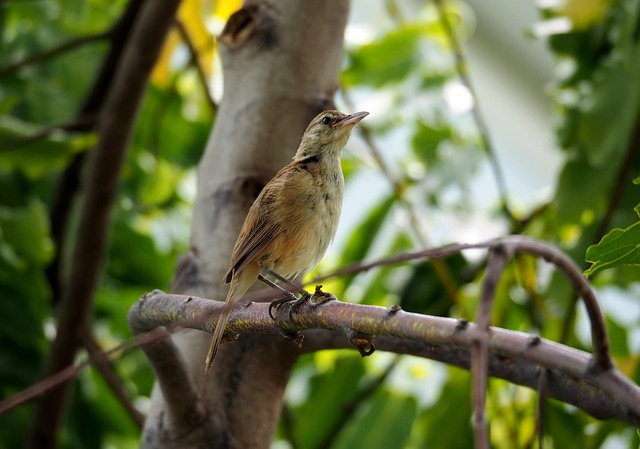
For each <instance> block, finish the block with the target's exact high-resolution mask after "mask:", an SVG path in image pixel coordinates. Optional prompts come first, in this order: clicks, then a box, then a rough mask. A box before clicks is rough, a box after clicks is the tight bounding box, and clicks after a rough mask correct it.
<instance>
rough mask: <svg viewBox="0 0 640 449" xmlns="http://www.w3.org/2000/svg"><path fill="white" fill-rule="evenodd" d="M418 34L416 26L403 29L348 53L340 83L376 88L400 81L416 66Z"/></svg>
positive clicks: (418, 28)
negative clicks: (348, 56)
mask: <svg viewBox="0 0 640 449" xmlns="http://www.w3.org/2000/svg"><path fill="white" fill-rule="evenodd" d="M420 34H421V29H420V27H419V26H416V25H411V26H405V27H403V28H400V29H397V30H393V31H391V32H389V33H388V34H386V35H385V36H383V37H382V38H381V39H380V40H378V41H376V42H372V43H371V44H368V45H363V46H362V47H360V48H358V49H357V50H356V51H355V52H352V53H351V55H350V56H351V57H350V60H349V65H348V67H347V69H346V70H345V71H344V72H343V73H342V77H343V82H344V84H345V85H346V86H353V85H357V84H368V85H372V86H376V87H379V86H382V85H384V84H387V83H389V82H392V81H401V80H402V79H404V78H405V77H406V76H407V75H409V73H411V72H412V71H413V70H415V68H416V66H417V63H418V53H417V49H418V41H419V38H420Z"/></svg>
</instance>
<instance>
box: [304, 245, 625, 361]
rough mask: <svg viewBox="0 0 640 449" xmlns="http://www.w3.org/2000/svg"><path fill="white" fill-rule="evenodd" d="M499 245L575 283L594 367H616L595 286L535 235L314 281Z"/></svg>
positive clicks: (395, 259)
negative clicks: (536, 259) (531, 257)
mask: <svg viewBox="0 0 640 449" xmlns="http://www.w3.org/2000/svg"><path fill="white" fill-rule="evenodd" d="M497 244H501V245H503V246H505V248H507V249H508V250H510V251H513V252H516V253H530V254H534V255H537V256H539V257H542V258H543V259H545V260H546V261H548V262H550V263H552V264H553V265H555V266H556V268H557V269H559V270H560V271H561V272H562V273H563V274H564V275H565V276H566V277H567V278H568V279H569V280H570V281H571V283H572V284H573V286H574V288H575V290H576V292H577V293H578V295H580V297H581V298H582V300H583V301H584V304H585V307H586V310H587V315H588V317H589V321H590V324H591V341H592V344H593V348H594V358H593V369H594V370H595V371H606V370H608V369H610V368H611V367H613V361H612V359H611V354H610V350H609V336H608V334H607V329H606V325H605V323H604V317H603V314H602V310H601V309H600V305H599V304H598V300H597V299H596V297H595V294H594V293H593V290H592V288H591V285H590V284H589V282H588V281H587V280H586V279H585V277H584V276H583V275H582V271H581V270H580V268H579V267H578V266H577V265H576V263H575V262H574V261H573V260H571V259H570V258H569V257H568V256H567V255H566V254H565V253H563V252H562V251H560V250H559V249H558V248H556V247H555V246H553V245H551V244H549V243H546V242H542V241H539V240H536V239H533V238H531V237H526V236H520V235H510V236H506V237H499V238H496V239H493V240H489V241H486V242H480V243H458V244H453V245H448V246H443V247H440V248H434V249H428V250H422V251H412V252H406V253H401V254H396V255H394V256H391V257H387V258H383V259H379V260H376V261H373V262H368V263H359V264H355V265H351V266H349V267H345V268H341V269H339V270H337V271H336V272H334V273H332V274H330V275H326V276H320V277H317V278H315V279H313V280H312V281H311V282H310V283H319V282H322V281H323V280H325V279H328V278H332V277H335V276H341V275H344V274H351V273H359V272H362V271H367V270H370V269H372V268H376V267H382V266H387V265H395V264H398V263H401V262H412V261H417V260H423V259H432V258H441V257H445V256H448V255H451V254H456V253H458V252H460V251H463V250H467V249H478V248H488V247H491V246H494V245H497Z"/></svg>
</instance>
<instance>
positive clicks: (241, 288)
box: [204, 264, 260, 374]
mask: <svg viewBox="0 0 640 449" xmlns="http://www.w3.org/2000/svg"><path fill="white" fill-rule="evenodd" d="M254 271H255V273H254ZM259 272H260V268H259V266H258V265H257V264H255V266H252V265H249V266H247V267H245V268H244V269H243V270H242V271H240V272H239V273H234V274H233V278H232V279H231V287H230V288H229V294H228V295H227V300H226V301H225V304H224V308H223V309H222V313H221V314H220V318H219V319H218V324H216V328H215V330H214V331H213V338H212V339H211V346H209V352H208V353H207V358H206V359H205V362H204V373H205V374H207V372H208V371H209V369H211V366H212V365H213V361H214V360H215V358H216V354H217V352H218V347H219V346H220V342H221V341H222V336H223V335H224V330H225V327H226V326H227V321H228V320H229V314H230V313H231V310H232V309H233V307H234V306H235V305H236V303H237V302H238V300H239V299H240V298H241V297H242V295H244V294H245V293H246V291H247V290H249V287H251V285H253V283H254V282H255V281H256V279H257V278H258V273H259Z"/></svg>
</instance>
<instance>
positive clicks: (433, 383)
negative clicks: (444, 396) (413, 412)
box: [387, 356, 447, 407]
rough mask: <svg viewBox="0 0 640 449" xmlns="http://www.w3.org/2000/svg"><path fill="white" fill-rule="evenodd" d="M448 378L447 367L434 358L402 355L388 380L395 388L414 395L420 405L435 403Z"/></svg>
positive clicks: (388, 383) (425, 405)
mask: <svg viewBox="0 0 640 449" xmlns="http://www.w3.org/2000/svg"><path fill="white" fill-rule="evenodd" d="M446 378H447V368H446V367H445V366H444V365H441V364H438V363H436V362H434V361H432V360H425V359H421V358H419V357H411V356H408V357H402V358H401V359H400V361H399V362H398V364H397V365H396V367H395V368H394V370H393V372H392V373H391V375H390V376H389V379H388V380H387V385H389V386H391V387H392V388H393V389H394V390H398V391H401V392H403V393H406V394H410V395H412V396H414V397H415V398H416V399H417V400H418V403H419V404H420V407H428V406H430V405H433V404H434V403H435V402H436V401H437V400H438V396H439V395H440V392H441V391H442V385H443V384H444V382H445V381H446Z"/></svg>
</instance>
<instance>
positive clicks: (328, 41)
mask: <svg viewBox="0 0 640 449" xmlns="http://www.w3.org/2000/svg"><path fill="white" fill-rule="evenodd" d="M348 8H349V2H347V1H326V0H305V1H303V2H301V1H299V0H270V1H247V2H245V5H244V7H243V8H242V9H241V10H240V11H238V12H236V13H235V14H234V15H233V16H232V17H231V18H230V19H229V22H228V23H227V25H226V27H225V29H224V31H223V33H222V35H221V36H220V47H221V55H222V62H223V71H224V97H223V100H222V102H221V104H220V109H219V111H218V115H217V118H216V124H215V128H214V130H213V133H212V135H211V137H210V140H209V142H208V145H207V149H206V153H205V155H204V157H203V160H202V161H201V163H200V168H199V173H198V195H197V200H196V204H195V209H194V216H193V225H192V236H191V249H190V252H189V254H187V255H185V256H184V257H183V258H182V260H181V261H180V263H179V266H178V268H177V270H176V276H175V280H174V286H173V291H174V292H178V293H183V294H188V295H195V296H201V297H208V298H218V299H220V300H223V299H224V298H225V297H226V294H227V287H226V286H225V285H224V284H223V282H222V277H223V275H224V273H225V271H226V270H227V268H228V261H229V256H230V253H231V250H232V247H233V244H234V242H235V240H236V237H237V236H238V232H239V230H240V227H241V225H242V222H243V220H244V217H245V215H246V212H247V210H248V209H249V206H250V205H251V203H252V202H253V200H254V198H255V197H256V196H257V194H258V193H259V192H260V190H261V189H262V187H263V186H264V185H265V184H266V182H267V181H268V180H269V179H270V178H271V177H272V176H273V175H274V174H275V173H276V172H277V171H278V170H279V169H280V168H281V167H282V166H284V165H285V164H286V163H287V162H288V161H289V160H290V159H291V157H292V156H293V154H294V152H295V150H296V148H297V146H298V143H299V141H300V137H301V136H302V133H303V131H304V129H305V127H306V125H307V124H308V122H309V121H310V120H311V119H312V118H313V117H314V116H315V115H316V114H317V113H319V112H320V111H321V110H323V109H326V108H329V107H332V104H333V103H332V97H333V94H334V92H335V90H336V89H337V86H338V73H339V69H340V64H341V61H342V51H343V45H342V43H343V33H344V26H345V24H346V19H347V14H348ZM210 338H211V337H210V335H209V334H207V333H205V332H200V331H192V330H190V331H183V332H182V333H180V334H178V335H175V336H174V337H173V338H172V340H173V343H171V342H170V341H169V342H167V343H166V344H165V347H164V349H162V348H156V350H155V351H153V350H148V352H147V354H148V355H149V358H150V360H151V361H152V363H153V365H154V369H155V370H156V373H157V376H158V385H157V387H156V388H155V390H154V394H153V397H152V405H151V411H150V414H149V417H148V419H147V422H146V425H145V432H144V438H143V444H142V445H143V447H153V448H166V447H180V448H195V447H215V448H268V447H269V446H270V444H271V440H272V438H273V433H274V429H275V426H276V424H277V421H278V417H279V413H280V408H281V404H282V395H283V392H284V389H285V387H286V385H287V382H288V379H289V374H290V371H291V367H292V365H293V363H294V362H295V360H296V358H297V355H298V351H297V350H296V349H295V346H294V345H292V344H291V343H290V342H285V341H283V339H282V338H281V337H278V336H264V335H263V336H257V335H254V336H243V337H242V338H241V339H239V340H238V341H237V342H235V343H234V344H230V345H224V344H223V345H222V347H221V349H220V352H219V354H218V357H217V359H216V363H215V365H214V368H213V371H212V372H210V374H209V375H208V376H207V377H204V375H203V374H204V373H203V371H204V370H203V368H204V358H205V355H206V352H207V349H208V345H209V340H210ZM157 349H160V350H159V351H158V350H157ZM182 362H183V363H184V366H185V367H186V368H185V369H184V370H180V369H173V370H172V369H170V367H171V366H172V365H173V364H181V363H182ZM176 389H178V390H180V389H184V391H183V392H179V391H178V394H176ZM182 393H183V394H182ZM184 397H188V398H191V399H189V401H191V402H193V409H192V410H191V412H192V413H189V414H188V416H185V413H184V409H185V401H184V399H181V398H184ZM178 410H182V412H180V413H176V412H177V411H178Z"/></svg>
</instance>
